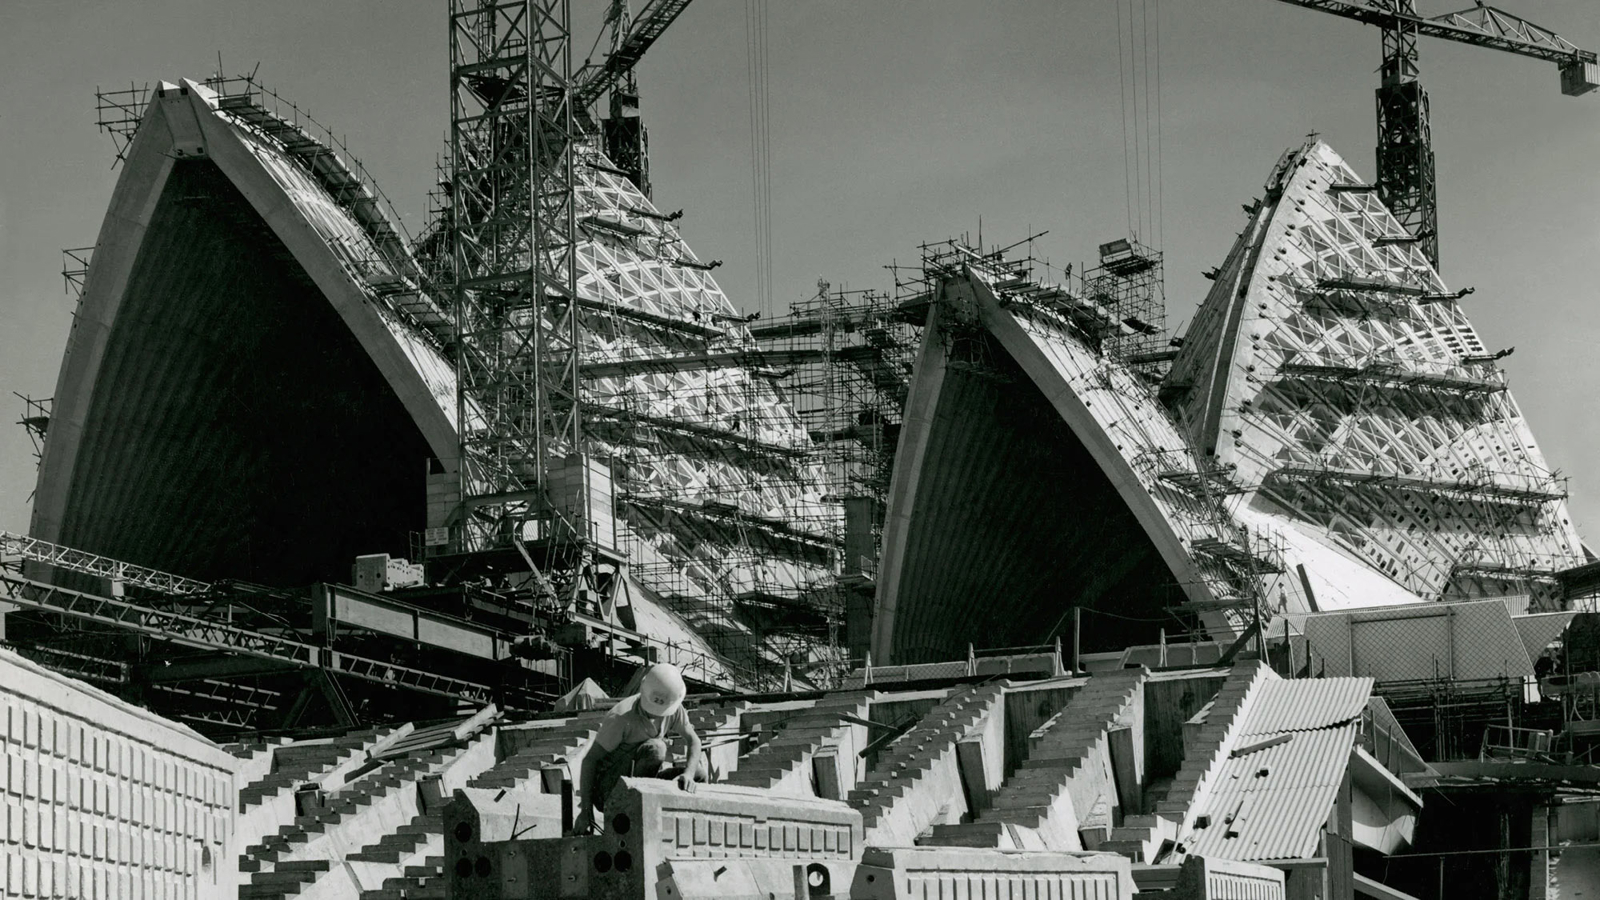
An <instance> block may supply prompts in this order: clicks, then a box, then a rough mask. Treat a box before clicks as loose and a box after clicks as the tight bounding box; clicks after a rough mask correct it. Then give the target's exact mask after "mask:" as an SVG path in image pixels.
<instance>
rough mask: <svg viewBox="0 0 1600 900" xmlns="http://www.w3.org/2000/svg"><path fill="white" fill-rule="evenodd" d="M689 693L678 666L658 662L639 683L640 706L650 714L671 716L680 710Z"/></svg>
mask: <svg viewBox="0 0 1600 900" xmlns="http://www.w3.org/2000/svg"><path fill="white" fill-rule="evenodd" d="M688 693H689V689H688V688H687V687H684V684H683V675H682V674H680V673H679V672H678V667H677V666H674V665H669V664H667V663H657V664H655V665H653V666H651V667H650V668H649V670H648V671H646V672H645V673H644V678H643V680H641V681H640V683H639V708H640V709H642V710H644V712H645V713H646V714H648V715H652V716H670V715H672V714H673V713H675V712H677V711H678V707H679V706H681V705H682V704H683V698H684V696H685V695H687V694H688Z"/></svg>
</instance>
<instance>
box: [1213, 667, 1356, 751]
mask: <svg viewBox="0 0 1600 900" xmlns="http://www.w3.org/2000/svg"><path fill="white" fill-rule="evenodd" d="M1371 696H1372V679H1371V678H1301V679H1294V680H1277V681H1266V682H1263V683H1262V684H1261V685H1260V686H1259V687H1257V688H1256V696H1255V699H1254V700H1253V701H1252V703H1251V705H1250V711H1249V714H1248V718H1247V719H1246V720H1245V722H1244V723H1243V725H1242V728H1241V730H1240V735H1241V736H1242V738H1251V737H1253V736H1256V735H1267V734H1276V733H1278V732H1283V731H1305V730H1308V729H1313V728H1327V727H1329V726H1332V725H1340V724H1343V723H1345V722H1348V721H1350V720H1351V719H1354V718H1356V717H1358V716H1360V715H1361V711H1362V710H1364V709H1366V708H1367V699H1368V698H1369V697H1371ZM1241 742H1242V743H1250V742H1251V741H1250V740H1247V739H1242V740H1241Z"/></svg>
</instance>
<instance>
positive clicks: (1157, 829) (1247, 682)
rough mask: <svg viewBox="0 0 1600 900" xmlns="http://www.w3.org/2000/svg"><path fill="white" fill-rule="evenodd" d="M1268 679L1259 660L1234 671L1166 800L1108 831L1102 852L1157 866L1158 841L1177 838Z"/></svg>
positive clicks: (1187, 748)
mask: <svg viewBox="0 0 1600 900" xmlns="http://www.w3.org/2000/svg"><path fill="white" fill-rule="evenodd" d="M1269 677H1272V670H1271V669H1270V668H1268V667H1267V666H1266V664H1264V663H1261V662H1257V661H1252V662H1245V663H1240V664H1239V665H1237V666H1235V667H1234V669H1233V670H1232V671H1231V672H1230V673H1229V674H1228V679H1227V680H1226V681H1225V682H1223V685H1222V689H1221V690H1220V691H1218V692H1217V695H1216V697H1215V698H1213V700H1212V702H1211V704H1210V710H1209V712H1207V714H1206V718H1205V722H1204V724H1203V725H1202V726H1201V727H1200V729H1199V730H1198V731H1197V732H1195V733H1194V736H1193V740H1192V741H1191V740H1187V739H1186V740H1185V742H1184V743H1185V747H1184V760H1183V765H1182V766H1181V767H1180V768H1179V769H1178V773H1177V775H1176V776H1174V777H1173V780H1172V786H1171V787H1170V788H1169V789H1168V791H1167V796H1166V799H1164V800H1162V801H1160V802H1159V803H1157V804H1156V808H1155V813H1154V814H1150V815H1138V816H1128V817H1127V818H1125V819H1124V820H1123V823H1122V827H1120V828H1117V829H1115V830H1114V831H1113V832H1112V833H1111V841H1110V842H1109V843H1107V844H1106V845H1105V849H1107V850H1113V851H1115V852H1118V853H1122V854H1124V855H1126V856H1128V857H1129V858H1130V859H1132V860H1133V861H1135V862H1144V863H1150V862H1156V858H1155V857H1156V856H1157V854H1158V853H1159V852H1160V850H1161V845H1162V843H1163V842H1165V841H1170V840H1175V839H1176V837H1177V835H1178V833H1179V832H1180V831H1181V830H1182V829H1183V827H1184V826H1185V825H1186V824H1187V822H1186V818H1187V817H1188V816H1189V815H1190V812H1191V807H1192V806H1193V805H1194V801H1195V799H1196V798H1197V797H1200V796H1203V794H1204V788H1205V785H1206V783H1207V782H1208V780H1209V779H1210V778H1211V777H1212V775H1213V774H1215V772H1216V771H1217V769H1218V767H1220V766H1221V764H1222V763H1223V761H1225V760H1226V759H1227V752H1226V750H1227V748H1228V747H1229V746H1231V743H1232V740H1233V737H1234V735H1235V734H1236V733H1237V732H1238V729H1239V727H1240V725H1241V724H1242V723H1243V722H1244V720H1245V713H1246V712H1247V711H1248V709H1249V704H1250V702H1251V700H1252V699H1254V693H1255V689H1256V687H1257V686H1258V685H1260V684H1261V683H1262V682H1263V681H1265V680H1266V679H1267V678H1269ZM1186 737H1187V736H1186Z"/></svg>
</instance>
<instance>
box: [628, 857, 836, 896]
mask: <svg viewBox="0 0 1600 900" xmlns="http://www.w3.org/2000/svg"><path fill="white" fill-rule="evenodd" d="M661 868H662V872H663V874H662V876H661V879H660V880H659V881H657V882H656V890H655V894H654V895H653V896H654V900H702V898H703V900H779V898H781V900H812V898H817V897H843V896H847V894H846V893H845V892H846V891H847V890H848V889H849V887H850V884H851V882H852V881H854V879H855V874H856V863H855V861H854V860H848V861H836V860H827V861H812V862H796V861H792V860H786V859H783V860H780V859H669V860H667V861H666V862H665V863H662V865H661Z"/></svg>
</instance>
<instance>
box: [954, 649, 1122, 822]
mask: <svg viewBox="0 0 1600 900" xmlns="http://www.w3.org/2000/svg"><path fill="white" fill-rule="evenodd" d="M1147 674H1148V673H1147V672H1146V671H1145V670H1144V668H1143V667H1139V668H1137V669H1132V670H1126V671H1119V672H1113V673H1107V674H1103V675H1096V676H1094V677H1093V678H1091V679H1090V680H1089V684H1088V685H1087V686H1085V687H1084V688H1083V689H1082V690H1080V691H1078V692H1077V693H1076V694H1074V695H1073V696H1072V699H1070V700H1068V701H1067V705H1066V706H1065V707H1064V708H1063V709H1062V710H1061V711H1060V712H1058V713H1056V714H1055V715H1054V716H1052V717H1051V718H1050V720H1049V721H1047V722H1045V723H1044V724H1043V725H1041V726H1039V727H1038V728H1037V729H1035V730H1034V733H1033V734H1032V735H1031V736H1030V737H1029V740H1028V745H1029V749H1028V757H1027V759H1026V760H1024V761H1023V763H1022V765H1021V766H1020V767H1019V768H1018V769H1017V770H1016V771H1015V772H1013V773H1012V774H1011V777H1010V778H1008V779H1007V780H1006V782H1005V785H1004V786H1003V787H1002V788H1001V789H1000V792H999V793H998V794H996V795H995V798H994V804H993V806H992V808H990V809H988V810H985V811H983V812H981V813H979V815H978V816H977V819H976V821H973V822H965V823H959V824H954V825H936V826H934V829H933V835H932V837H931V839H930V841H929V842H930V843H933V844H941V845H945V846H970V847H997V848H1007V849H1012V848H1014V849H1022V848H1020V847H1014V843H1015V840H1014V838H1013V835H1014V834H1016V831H1015V828H1026V829H1029V830H1030V831H1032V832H1033V833H1035V834H1037V835H1038V836H1039V838H1040V839H1041V840H1042V842H1043V845H1044V847H1045V849H1049V850H1083V849H1084V841H1083V840H1082V838H1081V836H1080V833H1079V829H1080V828H1089V827H1096V826H1098V827H1100V828H1103V829H1105V830H1106V831H1109V826H1110V824H1111V822H1112V821H1113V820H1114V818H1115V816H1114V814H1113V813H1112V810H1113V809H1114V808H1116V807H1117V806H1118V805H1119V803H1118V784H1117V780H1116V776H1115V774H1114V772H1115V767H1114V766H1113V763H1112V753H1113V750H1112V747H1111V737H1110V732H1111V731H1112V730H1113V729H1116V728H1129V729H1132V728H1138V729H1139V731H1140V735H1139V738H1140V739H1136V740H1134V741H1133V742H1131V745H1132V746H1135V747H1138V746H1140V745H1141V744H1142V732H1143V722H1144V706H1143V703H1142V702H1140V701H1141V699H1142V696H1141V695H1142V687H1143V683H1144V679H1145V677H1146V676H1147ZM1140 749H1142V747H1141V748H1140ZM1134 762H1135V763H1137V760H1134ZM1132 770H1133V780H1135V781H1138V780H1140V776H1141V773H1140V767H1139V766H1138V765H1137V764H1135V765H1134V766H1132Z"/></svg>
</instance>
